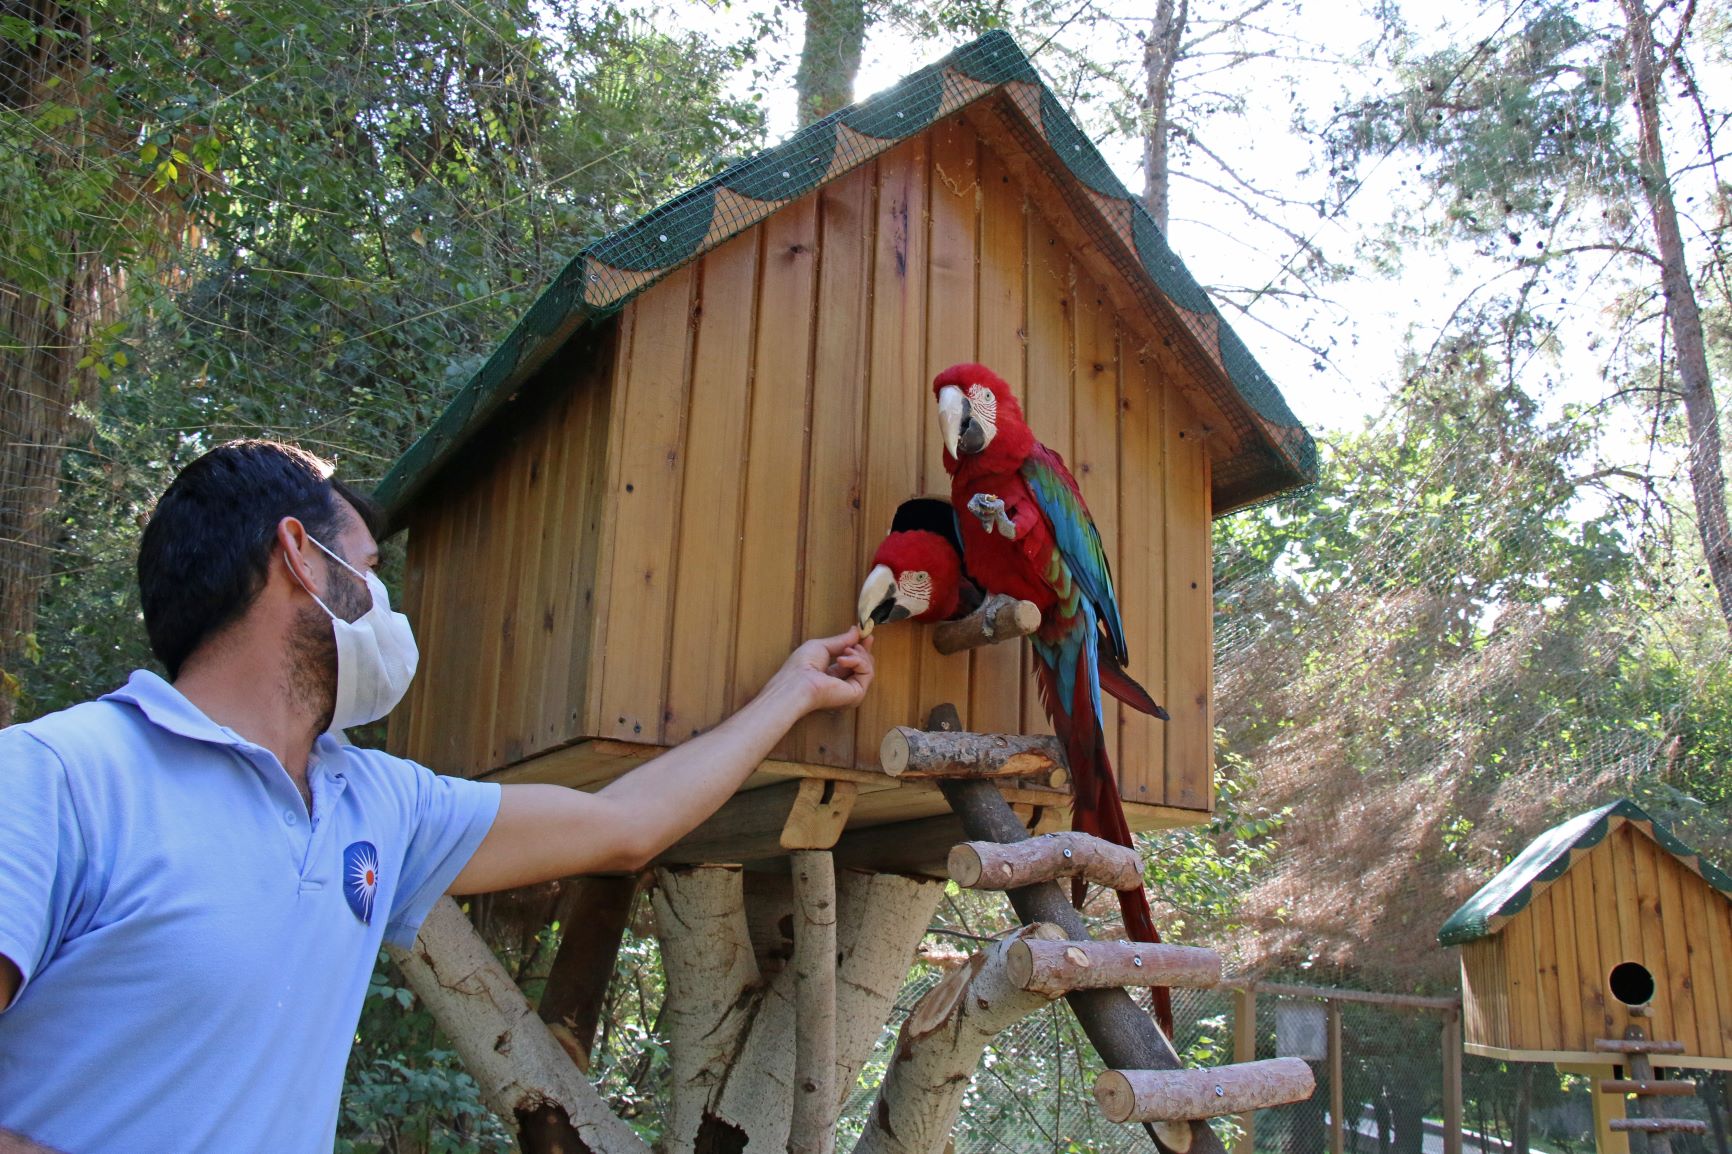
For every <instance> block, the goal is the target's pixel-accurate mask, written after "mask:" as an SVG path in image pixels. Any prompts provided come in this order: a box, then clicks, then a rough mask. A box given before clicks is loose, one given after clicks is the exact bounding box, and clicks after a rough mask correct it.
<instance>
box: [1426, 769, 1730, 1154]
mask: <svg viewBox="0 0 1732 1154" xmlns="http://www.w3.org/2000/svg"><path fill="white" fill-rule="evenodd" d="M1438 940H1439V941H1440V942H1441V943H1442V944H1444V945H1446V946H1452V945H1453V946H1460V947H1461V988H1462V1015H1463V1028H1464V1031H1465V1043H1464V1045H1465V1049H1466V1050H1467V1052H1469V1053H1472V1054H1479V1055H1482V1056H1484V1057H1488V1058H1500V1059H1503V1060H1505V1061H1521V1062H1552V1063H1558V1064H1560V1065H1561V1066H1562V1067H1564V1068H1566V1069H1570V1070H1580V1071H1583V1072H1591V1073H1594V1074H1596V1075H1598V1077H1599V1086H1600V1089H1601V1090H1602V1092H1601V1093H1600V1094H1598V1095H1596V1102H1597V1105H1596V1114H1597V1115H1599V1116H1600V1120H1601V1129H1602V1142H1601V1149H1602V1151H1609V1150H1613V1149H1616V1150H1622V1149H1625V1148H1626V1147H1624V1146H1622V1145H1621V1143H1622V1141H1623V1138H1622V1136H1621V1135H1622V1133H1623V1132H1625V1131H1632V1130H1648V1131H1651V1132H1665V1130H1666V1129H1667V1128H1665V1127H1662V1126H1660V1125H1659V1123H1663V1122H1667V1121H1669V1120H1668V1119H1665V1118H1664V1117H1663V1116H1661V1115H1660V1114H1655V1113H1649V1114H1648V1116H1644V1117H1636V1118H1625V1117H1624V1116H1623V1115H1624V1108H1623V1106H1624V1096H1625V1095H1626V1094H1632V1095H1636V1096H1637V1097H1640V1098H1650V1099H1654V1100H1663V1099H1664V1098H1665V1097H1667V1096H1669V1095H1672V1094H1688V1093H1690V1092H1691V1091H1692V1089H1693V1087H1692V1085H1691V1084H1690V1083H1688V1082H1680V1081H1676V1080H1673V1081H1664V1080H1661V1079H1658V1078H1656V1077H1655V1075H1654V1073H1653V1067H1667V1066H1674V1067H1689V1068H1704V1067H1706V1068H1714V1069H1732V877H1728V876H1727V875H1726V874H1724V873H1721V872H1720V871H1719V870H1718V869H1716V868H1715V867H1714V866H1712V865H1710V864H1709V863H1708V862H1706V861H1704V860H1702V858H1701V857H1699V856H1698V855H1697V854H1696V852H1695V851H1694V850H1692V849H1691V848H1690V847H1689V846H1687V845H1685V844H1684V843H1682V842H1680V841H1679V840H1678V839H1677V838H1675V837H1673V836H1672V834H1671V833H1670V832H1669V831H1668V830H1667V829H1666V827H1665V826H1663V825H1662V824H1660V823H1659V822H1657V821H1655V820H1653V819H1652V818H1650V817H1649V816H1648V815H1647V814H1646V813H1644V812H1643V811H1642V809H1641V808H1640V807H1639V806H1637V805H1635V804H1634V803H1633V802H1629V801H1618V802H1614V803H1612V804H1611V805H1606V806H1602V807H1601V808H1599V809H1596V810H1592V811H1590V812H1588V813H1584V814H1581V815H1580V816H1578V817H1575V818H1572V819H1571V820H1569V821H1567V822H1565V823H1563V824H1562V825H1560V826H1557V827H1556V828H1554V829H1551V830H1548V831H1547V832H1546V833H1544V834H1542V835H1540V837H1538V838H1537V839H1535V841H1534V842H1533V843H1532V844H1531V845H1529V846H1528V847H1527V848H1526V849H1525V850H1523V851H1522V852H1521V854H1520V855H1518V856H1517V857H1516V859H1515V860H1514V861H1512V862H1511V863H1510V864H1509V865H1508V866H1506V867H1505V868H1504V869H1503V871H1502V872H1501V873H1499V874H1498V875H1497V876H1496V877H1494V878H1492V879H1491V881H1489V882H1487V883H1486V884H1485V885H1484V886H1483V887H1482V888H1481V889H1480V890H1479V892H1478V893H1476V894H1474V895H1473V897H1472V898H1470V899H1469V900H1468V902H1467V904H1466V905H1464V906H1462V907H1461V908H1460V909H1459V910H1457V911H1456V912H1455V913H1454V914H1452V915H1451V916H1450V918H1449V920H1448V921H1447V922H1445V923H1444V926H1443V929H1442V931H1441V932H1440V933H1439V934H1438ZM1613 1067H1620V1068H1621V1070H1622V1073H1621V1074H1619V1073H1618V1072H1617V1071H1614V1069H1613ZM1700 1125H1701V1124H1700V1123H1686V1122H1679V1123H1678V1124H1677V1125H1676V1126H1672V1127H1669V1128H1670V1129H1674V1130H1676V1129H1684V1130H1695V1129H1696V1128H1698V1127H1699V1126H1700Z"/></svg>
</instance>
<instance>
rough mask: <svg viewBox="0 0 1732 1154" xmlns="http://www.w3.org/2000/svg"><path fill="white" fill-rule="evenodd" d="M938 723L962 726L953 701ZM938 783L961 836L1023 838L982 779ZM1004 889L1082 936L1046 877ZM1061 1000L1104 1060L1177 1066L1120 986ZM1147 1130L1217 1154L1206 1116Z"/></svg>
mask: <svg viewBox="0 0 1732 1154" xmlns="http://www.w3.org/2000/svg"><path fill="white" fill-rule="evenodd" d="M946 725H948V726H949V727H950V728H951V729H960V728H961V727H962V726H961V722H960V720H959V719H958V718H957V714H956V708H955V707H954V706H939V707H938V708H936V709H934V710H933V711H932V718H931V721H930V723H929V726H928V727H929V728H932V729H942V728H944V727H945V726H946ZM938 788H939V789H940V790H941V791H942V792H943V794H944V799H945V801H947V802H949V803H950V808H951V809H952V810H954V811H955V812H956V814H957V816H958V817H960V818H961V819H962V826H963V830H964V831H965V832H966V833H967V834H968V836H969V837H971V838H975V839H977V840H980V841H996V842H1002V843H1006V844H1008V843H1012V842H1019V841H1026V840H1027V839H1028V838H1029V836H1030V835H1029V832H1028V830H1027V829H1025V828H1024V827H1023V824H1022V822H1021V821H1019V820H1018V819H1017V816H1016V814H1014V813H1013V812H1011V808H1010V806H1009V805H1008V804H1007V803H1006V802H1005V800H1004V796H1003V795H1002V794H1000V793H999V792H998V790H997V789H996V788H995V787H994V786H993V784H992V783H991V782H990V781H942V780H941V781H940V782H939V783H938ZM1006 896H1007V897H1008V898H1009V899H1010V904H1011V906H1012V908H1014V909H1015V910H1016V914H1017V917H1019V918H1021V919H1022V921H1023V922H1024V923H1029V924H1032V923H1034V922H1051V923H1053V924H1054V925H1056V926H1058V927H1059V929H1060V930H1062V931H1063V933H1064V936H1065V937H1066V938H1070V939H1075V940H1080V939H1083V938H1087V937H1088V936H1089V933H1088V927H1087V926H1085V925H1084V924H1083V920H1082V918H1081V917H1080V916H1079V915H1078V914H1077V912H1076V910H1075V909H1073V908H1072V907H1071V904H1070V899H1069V898H1067V897H1066V896H1065V895H1064V894H1063V893H1062V892H1061V891H1060V890H1059V887H1058V886H1057V885H1056V884H1054V883H1052V882H1043V883H1041V884H1040V885H1033V886H1025V887H1023V888H1022V889H1014V890H1010V891H1009V892H1008V893H1007V894H1006ZM1065 1001H1066V1002H1068V1003H1069V1004H1070V1008H1071V1011H1072V1012H1073V1013H1075V1014H1076V1017H1077V1022H1078V1023H1079V1024H1080V1025H1081V1026H1082V1028H1083V1032H1084V1033H1086V1034H1087V1035H1088V1039H1089V1041H1090V1042H1091V1043H1092V1044H1093V1045H1094V1048H1095V1052H1096V1053H1098V1054H1099V1055H1100V1056H1101V1060H1102V1061H1104V1062H1105V1063H1106V1064H1107V1065H1109V1066H1113V1067H1117V1068H1120V1069H1136V1070H1155V1069H1163V1070H1176V1069H1178V1068H1179V1055H1178V1054H1177V1053H1176V1052H1175V1051H1174V1049H1173V1044H1172V1043H1171V1042H1170V1041H1168V1040H1167V1036H1166V1035H1165V1034H1163V1033H1162V1032H1161V1029H1160V1027H1159V1026H1157V1025H1155V1023H1154V1020H1153V1019H1152V1018H1150V1017H1149V1015H1148V1013H1147V1012H1146V1011H1144V1010H1143V1009H1142V1008H1141V1007H1140V1006H1138V1005H1137V1004H1136V1003H1135V1002H1133V1001H1132V1000H1131V996H1130V995H1129V994H1127V993H1126V992H1125V991H1124V990H1072V991H1071V992H1070V993H1068V994H1066V995H1065ZM1149 1136H1150V1137H1151V1138H1153V1139H1154V1140H1155V1143H1156V1146H1157V1147H1158V1148H1159V1149H1160V1150H1162V1151H1172V1152H1173V1154H1225V1148H1224V1147H1223V1146H1222V1145H1221V1140H1220V1139H1219V1138H1217V1137H1216V1136H1215V1132H1214V1131H1213V1130H1211V1129H1210V1128H1209V1125H1208V1123H1206V1122H1189V1123H1151V1124H1150V1125H1149Z"/></svg>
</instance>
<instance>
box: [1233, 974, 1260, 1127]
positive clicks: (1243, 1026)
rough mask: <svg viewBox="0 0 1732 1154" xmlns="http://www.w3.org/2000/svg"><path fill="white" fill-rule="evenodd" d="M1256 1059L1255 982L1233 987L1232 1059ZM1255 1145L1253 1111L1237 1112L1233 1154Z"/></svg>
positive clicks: (1255, 1124) (1240, 1060)
mask: <svg viewBox="0 0 1732 1154" xmlns="http://www.w3.org/2000/svg"><path fill="white" fill-rule="evenodd" d="M1256 1060H1257V986H1256V983H1254V982H1247V983H1246V984H1245V985H1243V986H1241V987H1238V988H1236V989H1234V991H1233V1061H1235V1062H1255V1061H1256ZM1256 1148H1257V1115H1256V1112H1255V1111H1252V1112H1250V1113H1246V1114H1241V1115H1239V1140H1238V1142H1236V1143H1235V1144H1234V1145H1233V1154H1253V1152H1254V1151H1255V1150H1256Z"/></svg>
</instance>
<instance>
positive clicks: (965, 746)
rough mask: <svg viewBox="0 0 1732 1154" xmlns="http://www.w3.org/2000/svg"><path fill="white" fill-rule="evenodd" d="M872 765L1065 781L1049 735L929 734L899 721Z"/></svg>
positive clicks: (913, 776) (907, 771)
mask: <svg viewBox="0 0 1732 1154" xmlns="http://www.w3.org/2000/svg"><path fill="white" fill-rule="evenodd" d="M878 764H879V765H880V766H881V767H882V768H883V770H884V772H885V773H887V774H889V775H890V776H891V777H898V778H905V779H908V780H911V781H912V780H923V779H930V778H940V777H1022V778H1033V779H1035V780H1037V781H1040V782H1042V783H1044V784H1048V785H1052V786H1053V787H1054V788H1057V787H1059V786H1061V785H1065V784H1068V783H1069V781H1070V771H1069V770H1068V769H1067V768H1066V767H1065V760H1064V747H1063V746H1062V745H1060V744H1059V741H1058V738H1056V737H1053V736H1052V735H1051V734H1046V735H1038V734H1023V733H931V732H928V731H926V730H922V729H910V728H908V727H907V726H905V725H899V726H897V727H896V728H895V729H892V730H891V731H890V732H889V733H886V734H885V735H884V740H883V741H882V742H881V743H879V746H878Z"/></svg>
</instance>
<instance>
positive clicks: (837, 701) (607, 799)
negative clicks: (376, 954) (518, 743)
mask: <svg viewBox="0 0 1732 1154" xmlns="http://www.w3.org/2000/svg"><path fill="white" fill-rule="evenodd" d="M871 684H872V642H871V639H870V638H864V639H863V638H862V637H861V636H860V630H859V629H858V628H857V627H855V628H850V629H849V630H848V632H846V633H839V634H837V635H836V636H834V637H822V638H818V639H816V640H813V641H808V642H806V643H805V644H804V645H802V646H800V647H799V648H798V649H796V650H794V652H793V653H791V654H789V656H788V659H787V660H786V661H784V662H783V663H782V667H781V668H780V669H778V670H777V671H776V673H775V675H774V676H773V677H771V678H770V680H769V681H768V682H766V683H765V685H764V688H763V689H762V690H761V691H760V692H759V693H758V695H757V696H756V697H754V698H753V699H752V700H751V701H750V702H749V703H748V704H746V705H745V706H744V707H743V708H742V709H740V710H739V712H737V713H735V714H734V715H733V716H732V717H730V718H728V719H727V720H726V721H723V722H722V723H721V724H720V725H718V726H716V727H715V728H714V729H711V730H710V731H708V732H707V733H702V734H699V735H698V736H697V737H694V738H692V739H691V740H690V741H688V742H686V743H685V744H683V745H679V746H676V747H675V748H673V749H670V750H668V751H667V752H666V753H663V754H662V755H661V756H659V757H656V758H654V759H652V760H650V761H647V762H645V763H644V764H643V765H641V766H639V767H638V768H637V769H634V770H632V771H631V772H630V773H627V774H624V775H622V776H621V777H619V778H618V779H616V780H615V781H613V782H610V783H609V784H608V785H607V786H606V787H605V788H603V789H601V790H600V791H598V792H596V793H583V792H580V791H578V790H575V789H566V788H565V787H564V786H558V785H507V786H504V787H502V790H503V792H502V793H501V795H500V799H499V815H498V816H497V817H495V818H494V819H493V827H492V828H491V829H489V830H488V831H487V837H486V838H484V839H483V840H482V842H481V846H480V848H479V849H477V850H476V851H475V856H474V857H472V858H470V859H469V864H468V865H466V866H464V867H463V872H462V873H461V874H459V875H458V876H457V880H456V881H455V882H454V883H452V886H451V892H452V893H456V894H476V893H487V892H489V891H492V890H502V889H511V888H512V887H514V886H526V885H533V884H534V883H536V882H544V881H551V880H552V879H554V878H563V877H570V876H572V875H573V874H585V873H603V872H610V871H629V870H638V869H642V868H643V867H644V866H645V865H647V864H648V863H649V862H650V861H651V860H653V859H654V858H655V856H656V855H657V854H659V853H661V852H662V851H663V850H664V849H666V848H667V847H668V846H670V845H672V844H673V843H674V842H676V841H678V840H679V839H680V838H681V837H683V836H684V835H685V834H687V833H689V832H690V831H691V830H692V829H694V828H695V827H696V826H697V825H698V824H699V823H701V822H702V821H703V820H704V819H705V818H707V817H709V816H710V815H711V814H712V813H714V812H716V810H718V809H720V808H721V805H722V803H723V802H724V801H727V800H728V798H730V797H732V796H733V795H734V793H735V791H737V790H738V789H739V788H740V786H741V784H742V783H744V781H745V780H746V778H747V777H749V776H751V774H752V771H753V770H755V769H757V768H758V763H759V762H761V761H763V760H764V758H766V757H768V756H769V755H770V751H771V750H772V749H774V748H776V744H777V743H778V742H780V741H781V740H782V738H784V737H786V736H787V734H788V730H789V729H790V728H792V727H793V725H794V723H795V722H797V721H799V720H800V719H801V718H802V717H805V716H806V715H807V714H808V713H812V712H814V711H816V710H820V709H845V708H848V707H850V706H854V705H858V704H860V701H861V700H862V699H863V698H864V697H865V696H866V690H867V689H868V688H869V687H870V686H871ZM0 1154H3V1152H0Z"/></svg>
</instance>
